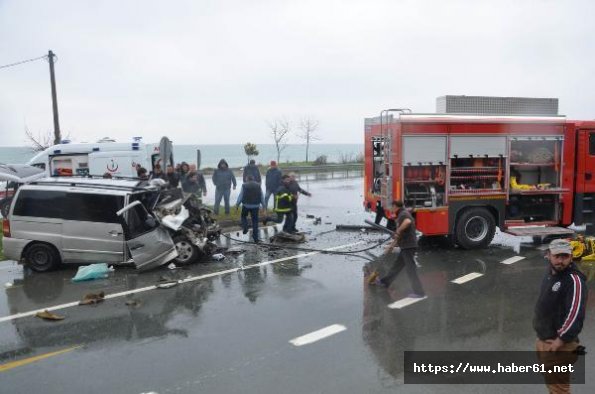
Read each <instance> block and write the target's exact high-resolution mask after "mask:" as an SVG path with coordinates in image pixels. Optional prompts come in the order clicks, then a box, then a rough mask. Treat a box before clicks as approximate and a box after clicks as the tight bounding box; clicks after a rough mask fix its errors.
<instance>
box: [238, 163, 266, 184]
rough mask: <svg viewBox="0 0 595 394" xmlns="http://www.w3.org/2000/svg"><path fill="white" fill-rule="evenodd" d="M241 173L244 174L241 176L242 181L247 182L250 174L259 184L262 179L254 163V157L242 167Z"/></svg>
mask: <svg viewBox="0 0 595 394" xmlns="http://www.w3.org/2000/svg"><path fill="white" fill-rule="evenodd" d="M243 173H244V175H243V177H242V181H243V182H244V183H245V182H248V177H249V176H252V178H254V182H256V183H258V184H259V185H260V183H261V182H262V179H261V177H260V170H259V169H258V166H257V165H256V160H254V159H252V160H250V162H249V163H248V165H247V166H246V167H244V171H243Z"/></svg>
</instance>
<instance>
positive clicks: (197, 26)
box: [0, 0, 595, 145]
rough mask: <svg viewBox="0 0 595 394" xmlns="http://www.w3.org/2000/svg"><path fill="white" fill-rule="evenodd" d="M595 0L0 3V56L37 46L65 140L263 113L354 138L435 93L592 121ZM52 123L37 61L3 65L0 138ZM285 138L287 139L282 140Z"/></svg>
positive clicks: (229, 138)
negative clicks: (503, 99) (545, 102)
mask: <svg viewBox="0 0 595 394" xmlns="http://www.w3.org/2000/svg"><path fill="white" fill-rule="evenodd" d="M593 15H595V1H592V0H586V1H554V0H540V1H535V0H514V1H509V0H497V1H482V0H458V1H451V0H434V1H430V0H389V1H382V0H378V1H377V0H361V1H360V0H340V1H339V0H336V1H330V0H293V1H284V0H270V1H269V0H243V1H239V0H230V1H226V0H195V1H175V0H172V1H167V2H166V1H147V0H145V1H122V0H120V1H96V0H95V1H84V0H77V1H75V0H72V1H60V0H52V1H49V0H48V1H27V0H0V65H4V64H8V63H13V62H16V61H19V60H24V59H29V58H34V57H38V56H42V55H44V54H47V51H48V50H49V49H52V50H53V51H54V52H55V53H56V54H57V56H58V57H59V60H58V63H57V64H56V76H57V84H58V101H59V110H60V124H61V128H62V130H63V132H64V133H69V134H70V136H71V137H72V138H73V139H75V140H78V141H92V140H95V139H97V138H100V137H104V136H111V137H116V138H117V139H118V140H121V141H127V140H129V139H130V138H131V137H132V136H137V135H142V136H143V137H144V139H145V140H146V141H150V142H153V141H157V140H158V139H159V137H160V136H161V135H164V134H165V135H168V136H169V137H170V138H171V139H172V140H174V142H175V143H180V144H182V143H184V144H217V143H244V142H246V141H252V142H256V143H271V142H272V141H271V137H270V132H269V130H268V128H267V123H266V122H267V121H268V120H272V119H275V118H278V117H282V116H284V117H286V118H287V119H289V120H290V121H293V123H294V125H295V124H297V121H298V120H299V119H300V118H301V117H303V116H310V117H312V118H315V119H318V120H319V121H320V128H319V132H318V133H319V135H320V137H321V138H322V141H321V142H326V143H339V142H345V143H358V142H362V134H363V131H362V130H363V118H364V117H368V116H373V115H375V114H378V113H379V112H380V110H382V109H384V108H394V107H409V108H412V109H413V110H414V112H433V111H434V110H435V98H436V97H437V96H440V95H444V94H466V95H500V96H535V97H559V98H560V112H561V113H562V114H565V115H568V116H569V117H572V118H585V119H593V118H595V106H594V105H593V103H594V102H595V82H594V77H593V68H594V67H593V58H594V56H595V40H594V39H593V37H594V33H595V27H594V24H593V22H592V17H593ZM25 125H26V126H27V127H28V128H29V129H30V130H31V131H33V132H34V133H46V132H48V131H51V130H52V128H53V126H52V113H51V102H50V84H49V72H48V65H47V62H45V61H37V62H32V63H27V64H23V65H20V66H17V67H11V68H5V69H0V136H1V138H2V139H1V142H0V145H24V144H25V142H26V139H25V136H24V128H25ZM292 141H293V142H298V141H299V140H298V139H297V138H295V137H294V138H293V139H292Z"/></svg>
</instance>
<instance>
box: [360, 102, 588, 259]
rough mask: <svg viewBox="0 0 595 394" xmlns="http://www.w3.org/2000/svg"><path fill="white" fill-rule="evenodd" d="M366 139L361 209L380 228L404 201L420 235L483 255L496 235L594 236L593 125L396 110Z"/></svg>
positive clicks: (372, 126) (377, 121) (372, 123)
mask: <svg viewBox="0 0 595 394" xmlns="http://www.w3.org/2000/svg"><path fill="white" fill-rule="evenodd" d="M365 135H366V139H365V201H364V205H365V207H366V208H368V209H371V210H373V211H376V213H377V217H376V221H377V222H380V220H381V219H382V217H386V218H387V219H392V218H394V212H391V202H392V201H393V200H403V202H404V203H405V205H406V206H408V207H410V208H412V209H413V211H414V213H415V219H416V225H417V228H418V230H420V231H421V232H422V233H423V234H424V235H430V236H431V235H448V236H451V237H452V239H453V240H454V241H455V243H457V244H458V245H460V246H462V247H464V248H475V247H484V246H487V245H488V244H489V243H490V241H491V239H492V237H493V234H494V232H495V229H496V227H499V228H500V230H502V231H506V232H511V233H513V230H514V231H516V233H519V231H520V230H519V229H521V228H522V229H523V231H522V233H523V235H527V234H530V233H531V232H532V231H536V230H535V229H541V230H540V231H542V232H543V233H547V234H554V233H557V234H562V233H563V232H564V233H567V232H568V229H566V228H563V227H556V226H569V225H570V224H572V223H573V222H574V223H575V224H578V225H580V224H585V225H586V228H587V230H586V232H587V233H589V231H590V232H593V229H594V221H595V220H594V219H593V203H592V201H593V200H595V197H594V196H595V177H593V172H594V171H593V168H595V148H593V146H595V122H592V121H571V120H567V119H566V118H565V117H564V116H489V115H456V114H452V115H451V114H412V113H409V112H408V111H403V110H398V109H394V110H392V109H391V110H384V111H382V112H381V116H379V117H375V118H367V119H366V120H365ZM536 225H537V226H536ZM543 226H546V227H543ZM532 229H534V230H532ZM544 229H547V231H545V230H544Z"/></svg>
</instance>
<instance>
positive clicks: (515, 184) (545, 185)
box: [510, 176, 551, 190]
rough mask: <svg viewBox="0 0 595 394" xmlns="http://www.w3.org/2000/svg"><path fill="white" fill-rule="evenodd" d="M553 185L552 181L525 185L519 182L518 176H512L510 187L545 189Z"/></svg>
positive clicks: (517, 188)
mask: <svg viewBox="0 0 595 394" xmlns="http://www.w3.org/2000/svg"><path fill="white" fill-rule="evenodd" d="M550 186H551V184H550V183H538V184H537V185H525V184H523V183H518V182H517V180H516V176H511V177H510V187H511V188H513V189H516V190H544V189H547V188H549V187H550Z"/></svg>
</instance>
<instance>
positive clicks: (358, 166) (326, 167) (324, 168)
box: [203, 163, 364, 175]
mask: <svg viewBox="0 0 595 394" xmlns="http://www.w3.org/2000/svg"><path fill="white" fill-rule="evenodd" d="M242 169H243V167H238V168H231V170H232V171H233V172H234V174H236V175H237V174H241V173H242ZM279 169H280V170H281V171H283V173H285V174H286V173H289V172H297V173H299V172H337V171H353V170H363V169H364V163H347V164H340V163H332V164H322V165H318V166H284V165H283V164H282V163H281V164H279ZM266 170H267V168H263V169H261V174H262V175H264V174H266ZM213 171H214V169H211V168H209V169H205V170H204V172H203V173H204V174H212V173H213Z"/></svg>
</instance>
